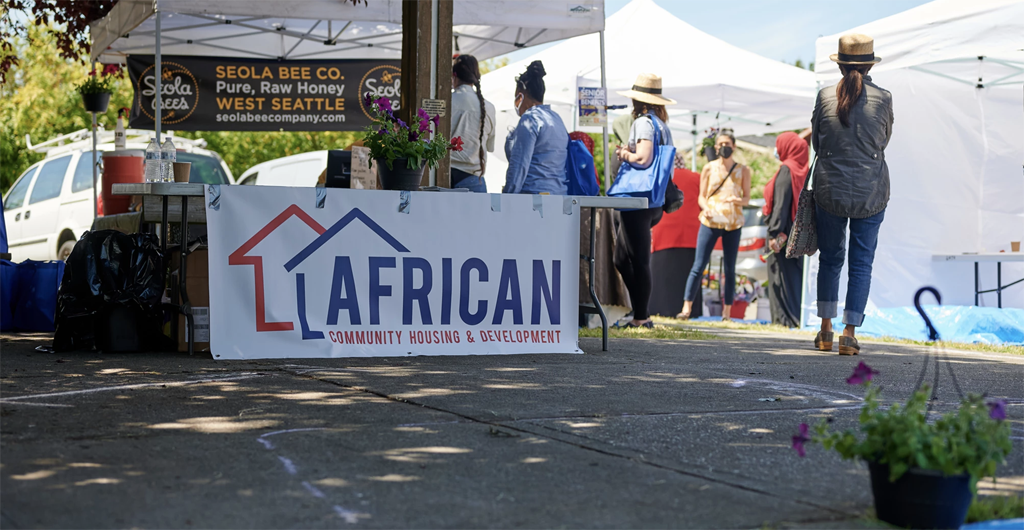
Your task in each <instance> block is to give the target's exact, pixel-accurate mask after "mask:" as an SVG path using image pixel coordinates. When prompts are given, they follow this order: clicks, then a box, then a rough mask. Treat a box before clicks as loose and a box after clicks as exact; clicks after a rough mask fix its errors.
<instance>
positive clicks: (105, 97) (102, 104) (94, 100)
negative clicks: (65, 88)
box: [82, 92, 110, 114]
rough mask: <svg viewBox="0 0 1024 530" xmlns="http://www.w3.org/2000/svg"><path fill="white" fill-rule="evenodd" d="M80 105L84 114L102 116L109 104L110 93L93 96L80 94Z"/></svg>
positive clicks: (98, 93) (99, 93)
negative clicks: (89, 113) (83, 109)
mask: <svg viewBox="0 0 1024 530" xmlns="http://www.w3.org/2000/svg"><path fill="white" fill-rule="evenodd" d="M82 104H83V105H85V110H86V112H95V113H97V114H102V113H104V112H106V111H107V105H108V104H110V92H97V93H94V94H82Z"/></svg>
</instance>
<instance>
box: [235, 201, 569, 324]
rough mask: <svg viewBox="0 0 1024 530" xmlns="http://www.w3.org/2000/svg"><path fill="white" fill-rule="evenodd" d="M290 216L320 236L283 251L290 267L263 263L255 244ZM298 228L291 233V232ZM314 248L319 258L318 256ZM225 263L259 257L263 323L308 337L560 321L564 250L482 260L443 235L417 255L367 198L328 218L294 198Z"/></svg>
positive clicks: (258, 316)
mask: <svg viewBox="0 0 1024 530" xmlns="http://www.w3.org/2000/svg"><path fill="white" fill-rule="evenodd" d="M292 218H296V219H298V220H299V221H301V222H302V225H304V226H305V228H308V230H309V231H310V232H311V234H310V235H312V236H314V239H313V240H312V241H311V242H309V243H308V244H305V246H303V247H302V248H301V249H299V250H298V252H296V253H294V255H292V252H295V250H294V248H295V247H292V249H291V250H285V255H284V256H283V257H287V256H291V257H290V258H288V259H287V261H285V263H284V265H283V268H278V266H276V265H275V266H273V267H272V268H271V269H267V268H265V266H264V265H265V264H264V261H263V260H264V258H263V256H257V255H250V253H251V252H252V251H253V250H254V249H255V247H256V246H257V245H259V244H260V243H261V242H262V241H263V240H265V239H266V238H267V237H268V236H270V234H271V233H273V232H274V231H275V230H277V229H278V228H279V227H280V226H281V225H282V224H284V223H285V222H286V221H288V220H290V219H292ZM353 225H362V226H363V227H364V228H365V229H366V230H364V231H363V232H362V233H361V234H360V235H359V236H358V237H352V236H350V237H349V238H347V239H346V242H345V244H342V243H341V242H339V241H334V242H333V243H332V241H333V240H335V238H336V237H337V236H338V235H339V234H341V232H343V231H345V230H346V228H348V227H350V226H353ZM290 230H291V229H290ZM300 230H302V229H301V228H300ZM291 234H292V236H291V239H289V240H288V241H291V242H294V241H295V240H296V238H295V236H294V232H291ZM299 239H301V238H299ZM328 243H331V244H328ZM352 243H355V244H354V245H353V244H352ZM285 244H287V243H285ZM275 250H283V249H280V247H277V248H275ZM332 252H333V254H331V253H332ZM278 255H280V254H278ZM314 255H317V258H316V259H311V258H312V257H313V256H314ZM283 257H282V258H283ZM278 263H279V262H278ZM228 265H230V266H244V267H252V270H253V281H254V284H253V294H254V298H255V304H254V305H255V308H254V309H255V318H254V320H255V331H256V332H257V333H266V332H281V331H289V332H290V331H295V330H297V329H298V330H299V331H301V338H302V339H303V340H321V339H326V338H327V337H328V336H329V337H330V340H331V342H334V343H344V344H363V342H360V341H361V340H363V337H365V340H366V341H368V342H366V344H381V343H391V344H393V343H394V342H388V341H392V340H397V341H402V340H403V339H402V336H403V333H408V334H407V335H405V336H406V338H407V339H409V340H414V341H417V340H425V341H426V342H425V343H428V344H429V343H431V342H430V341H431V340H437V339H432V338H431V337H433V336H435V335H433V334H438V335H436V336H438V337H444V336H448V337H452V339H449V340H454V341H455V342H458V341H459V340H460V337H462V336H465V337H466V338H465V339H462V340H470V341H471V339H470V336H471V334H473V333H478V332H479V333H485V332H482V331H478V330H476V329H475V327H476V326H484V327H495V328H501V327H506V329H509V328H508V327H507V326H510V325H511V326H526V325H529V326H532V327H533V328H531V330H526V329H521V328H520V329H519V330H517V331H515V333H516V335H515V336H516V337H522V338H521V341H528V340H534V339H532V338H531V337H533V335H536V336H537V337H540V336H541V335H540V334H541V333H542V332H541V331H540V328H539V327H537V326H558V325H560V323H561V261H560V260H557V259H555V260H541V259H529V258H527V257H520V258H518V259H516V258H511V257H504V256H500V255H499V256H491V258H490V260H489V261H485V260H484V259H482V258H480V257H475V256H474V255H473V253H471V254H469V255H462V256H461V257H460V258H454V257H449V255H448V254H447V252H446V251H445V249H444V246H443V245H441V246H437V245H433V246H431V247H430V248H428V249H425V254H424V255H416V254H414V253H413V251H412V250H410V249H409V248H408V247H407V246H406V245H405V244H403V243H402V242H401V241H399V239H398V238H396V237H395V236H394V235H392V233H390V232H389V231H388V230H386V229H385V228H384V227H382V226H381V225H380V224H378V223H377V222H376V221H375V220H374V219H372V218H371V217H370V216H369V215H367V214H366V213H365V212H364V211H363V210H361V209H360V208H352V209H350V210H349V211H348V212H347V213H345V215H343V216H342V217H341V218H340V219H338V220H337V221H336V222H335V223H334V224H332V225H330V226H328V227H326V228H325V227H324V226H323V225H321V224H320V223H318V222H317V221H316V220H315V219H313V218H312V216H310V215H309V214H308V213H306V212H305V211H303V210H302V209H301V208H300V207H298V206H297V205H295V204H292V205H290V206H288V207H287V208H285V210H284V211H282V212H281V213H280V214H278V215H277V216H276V217H274V218H273V219H272V220H271V221H270V222H269V223H267V224H266V225H265V226H263V227H262V228H260V229H259V230H258V231H257V232H256V233H255V234H254V235H253V236H252V237H250V238H249V239H248V240H247V241H246V242H245V243H243V244H242V245H241V246H240V247H238V248H237V249H235V251H234V252H232V253H230V255H229V256H228ZM282 269H283V270H282ZM492 271H493V272H492ZM282 282H287V283H282ZM291 285H294V287H295V291H294V293H295V297H294V303H295V312H294V313H292V314H293V315H294V317H293V318H292V319H291V320H290V321H270V320H269V319H268V315H267V307H268V300H267V293H268V292H270V291H271V289H270V287H273V291H274V292H275V293H277V294H276V296H278V297H280V296H284V294H283V293H282V288H284V289H286V290H290V287H291ZM495 291H497V292H496V293H495ZM285 292H286V291H285ZM274 304H275V305H274V308H275V312H274V314H276V315H278V318H280V315H281V311H282V309H283V308H282V306H281V305H280V300H275V302H274ZM382 315H383V317H382ZM527 322H528V324H527ZM460 329H461V331H460ZM547 332H548V333H550V335H548V336H549V337H556V336H559V335H558V331H554V330H553V328H552V330H550V331H547ZM460 333H462V334H464V335H460ZM531 334H533V335H531ZM494 336H496V335H494ZM511 336H512V335H509V337H511ZM350 337H354V339H353V338H350ZM384 337H387V338H384ZM424 337H426V338H424ZM482 340H487V339H485V338H482ZM510 340H511V339H510ZM545 340H547V339H542V338H538V339H536V340H535V341H545ZM552 340H554V339H552ZM421 343H422V342H421Z"/></svg>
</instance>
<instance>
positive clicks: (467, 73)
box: [451, 55, 494, 193]
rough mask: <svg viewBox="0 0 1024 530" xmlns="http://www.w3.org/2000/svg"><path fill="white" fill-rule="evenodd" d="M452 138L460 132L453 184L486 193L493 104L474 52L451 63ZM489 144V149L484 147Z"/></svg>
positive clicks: (491, 148) (455, 154)
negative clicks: (486, 94)
mask: <svg viewBox="0 0 1024 530" xmlns="http://www.w3.org/2000/svg"><path fill="white" fill-rule="evenodd" d="M452 88H453V89H454V90H453V91H452V134H451V136H452V138H454V137H456V136H461V137H462V141H463V148H462V151H452V152H451V155H452V166H451V167H452V187H453V188H466V189H469V190H471V191H475V192H480V193H487V184H486V183H485V182H484V179H483V176H484V169H485V168H486V166H487V152H491V151H494V105H492V104H491V103H490V102H489V101H487V100H485V99H484V95H483V92H481V90H480V65H479V64H478V63H477V60H476V57H473V56H472V55H460V56H458V57H457V58H456V59H455V62H454V64H452ZM485 147H486V152H485V151H484V148H485Z"/></svg>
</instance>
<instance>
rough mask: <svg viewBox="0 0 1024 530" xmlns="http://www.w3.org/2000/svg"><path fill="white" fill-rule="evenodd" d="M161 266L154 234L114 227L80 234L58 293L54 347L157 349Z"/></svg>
mask: <svg viewBox="0 0 1024 530" xmlns="http://www.w3.org/2000/svg"><path fill="white" fill-rule="evenodd" d="M162 264H163V259H162V256H161V254H160V246H159V244H158V240H157V238H156V236H155V235H152V234H124V233H121V232H118V231H116V230H98V231H93V232H86V233H85V234H84V235H82V238H81V239H79V240H78V243H76V244H75V248H74V250H72V251H71V255H70V256H69V257H68V260H67V266H66V268H65V269H64V279H63V280H62V281H61V284H60V291H59V292H58V294H57V319H56V332H55V333H54V337H53V348H54V350H56V351H58V352H61V351H72V350H91V349H93V347H96V348H97V349H101V350H104V351H139V350H141V349H159V348H160V347H161V343H162V342H163V333H162V332H161V327H162V324H163V313H162V309H161V297H162V295H163V290H164V270H163V267H162ZM132 327H134V333H133V330H131V329H130V328H132ZM126 338H127V339H128V340H125V339H126ZM132 339H134V340H132ZM126 344H127V346H125V345H126Z"/></svg>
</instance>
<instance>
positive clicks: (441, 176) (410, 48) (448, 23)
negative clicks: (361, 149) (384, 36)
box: [398, 0, 454, 188]
mask: <svg viewBox="0 0 1024 530" xmlns="http://www.w3.org/2000/svg"><path fill="white" fill-rule="evenodd" d="M435 6H436V7H435ZM453 11H454V5H453V1H452V0H403V2H402V96H401V100H400V101H401V109H400V110H399V114H398V115H399V116H400V117H401V118H402V120H404V121H405V122H406V123H409V124H410V125H411V124H414V123H417V121H416V110H417V109H419V108H420V107H421V106H422V103H423V100H424V99H440V100H444V102H445V109H446V111H445V115H444V116H443V117H442V118H441V123H440V126H439V127H438V129H439V131H440V132H441V134H443V135H444V136H445V138H449V137H450V136H451V134H450V133H451V106H452V13H453ZM435 21H436V22H435ZM435 24H436V28H437V35H436V41H433V40H434V38H435V35H434V34H433V33H434V27H435ZM432 41H433V42H432ZM432 50H436V55H433V56H432V54H431V51H432ZM432 73H433V74H434V75H433V76H432V75H431V74H432ZM431 78H433V83H431ZM431 89H433V90H431ZM432 96H433V97H432ZM450 162H451V159H450V158H449V157H447V156H446V157H444V158H443V159H441V161H440V162H439V163H438V166H437V171H436V177H435V178H436V181H435V185H437V186H440V187H442V188H448V187H451V172H450V167H451V166H450ZM429 184H430V181H429V171H424V172H423V185H424V186H426V185H429Z"/></svg>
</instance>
